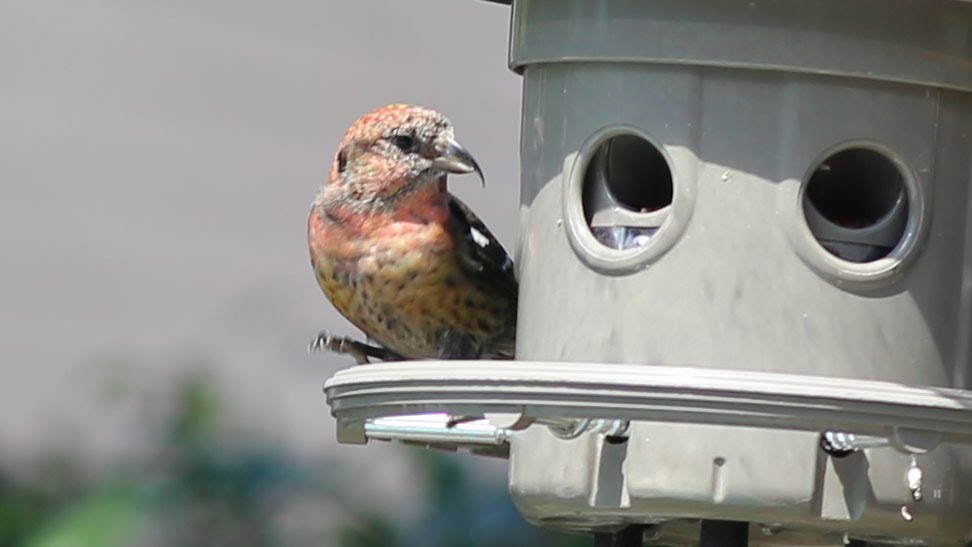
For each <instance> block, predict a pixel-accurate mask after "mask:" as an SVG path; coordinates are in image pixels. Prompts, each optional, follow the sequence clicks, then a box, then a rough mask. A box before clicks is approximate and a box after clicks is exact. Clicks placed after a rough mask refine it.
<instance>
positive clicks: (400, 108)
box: [307, 104, 518, 364]
mask: <svg viewBox="0 0 972 547" xmlns="http://www.w3.org/2000/svg"><path fill="white" fill-rule="evenodd" d="M469 173H475V174H476V175H478V176H479V179H480V181H482V184H483V186H484V187H485V184H486V181H485V177H484V175H483V172H482V169H480V167H479V164H478V163H477V162H476V160H475V159H474V158H473V156H472V154H470V153H469V151H468V150H467V149H466V148H464V147H463V146H462V145H461V144H460V143H459V142H458V141H457V140H456V138H455V130H454V128H453V126H452V123H451V122H450V121H449V120H448V119H447V118H446V117H445V116H443V115H442V114H441V113H439V112H437V111H435V110H432V109H429V108H425V107H421V106H415V105H407V104H390V105H387V106H383V107H380V108H377V109H375V110H372V111H371V112H368V113H367V114H365V115H363V116H362V117H361V118H359V119H358V120H357V121H355V122H354V123H353V124H352V125H351V126H350V127H349V128H348V129H347V131H346V132H345V133H344V136H343V138H342V140H341V143H340V145H339V147H338V150H337V153H336V154H335V155H334V160H333V162H332V164H331V167H330V172H329V174H328V178H327V181H326V182H325V184H324V185H323V186H322V188H321V190H320V192H319V193H318V195H317V197H316V198H315V199H314V201H313V204H312V206H311V211H310V216H309V217H308V221H307V239H308V247H309V250H310V259H311V266H312V267H313V270H314V273H315V275H316V278H317V283H318V285H320V288H321V290H322V291H323V292H324V294H325V296H326V297H327V299H328V300H329V301H330V302H331V304H332V305H333V306H334V308H335V309H337V311H338V312H340V313H341V315H343V316H344V317H345V318H346V319H348V320H349V321H350V322H351V323H352V324H354V325H355V326H356V327H357V328H358V329H360V330H361V331H363V332H364V333H365V335H366V336H367V340H368V341H367V342H362V341H360V340H356V339H354V338H352V337H344V336H335V335H333V334H332V333H330V332H329V331H326V330H324V331H321V332H320V334H319V335H318V336H317V338H316V339H315V340H314V341H313V342H312V344H311V347H312V349H317V350H325V349H326V350H330V351H334V352H337V353H345V354H350V355H352V356H354V358H355V359H356V361H357V362H358V363H361V364H363V363H368V362H370V361H369V358H377V359H380V360H383V361H388V360H407V359H511V358H513V355H514V351H515V337H516V312H517V297H518V284H517V279H516V275H515V273H514V265H513V261H512V260H511V259H510V256H509V254H508V253H507V252H506V250H505V249H504V248H503V246H502V245H501V244H500V242H499V241H498V240H497V239H496V237H495V236H494V235H493V234H492V233H491V232H490V231H489V229H488V228H487V227H486V226H485V224H483V222H482V221H481V220H480V219H479V218H478V217H477V216H476V214H475V213H473V211H472V209H470V208H469V207H468V206H467V205H466V204H465V203H463V202H462V201H460V200H459V198H457V197H456V196H454V195H452V194H451V193H450V192H449V190H448V187H447V182H446V179H447V177H448V175H450V174H456V175H462V174H469Z"/></svg>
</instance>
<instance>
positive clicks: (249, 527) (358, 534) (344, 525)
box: [0, 373, 591, 547]
mask: <svg viewBox="0 0 972 547" xmlns="http://www.w3.org/2000/svg"><path fill="white" fill-rule="evenodd" d="M171 393H172V395H171V401H169V406H170V408H169V411H168V412H165V413H160V414H159V415H158V416H157V417H156V418H155V419H156V420H157V421H159V422H160V423H158V424H155V425H152V426H148V427H147V430H148V431H154V432H155V433H154V434H153V435H152V446H151V447H150V449H149V450H147V451H146V452H144V453H141V452H140V453H139V454H140V455H139V456H137V457H136V456H128V457H127V458H125V459H123V460H122V461H120V462H112V463H111V464H105V465H104V467H105V468H104V469H96V470H91V469H81V468H79V466H80V465H81V464H78V463H76V462H75V461H74V460H72V458H70V457H68V456H67V455H66V454H63V453H61V454H49V455H47V456H46V457H44V458H42V459H40V460H38V462H37V463H36V464H35V465H34V468H32V469H26V470H24V469H18V470H17V473H16V474H14V473H12V472H10V471H7V472H5V473H0V545H2V546H27V547H89V546H90V547H115V546H131V545H138V546H143V545H144V546H155V545H159V546H161V545H167V546H168V545H173V546H188V547H195V546H222V545H227V546H228V545H233V546H237V547H261V546H271V545H273V546H278V545H284V546H291V545H292V546H303V545H320V546H331V545H333V546H337V547H373V546H383V547H419V546H422V547H476V546H486V545H507V546H510V547H513V546H516V545H529V546H531V547H574V546H578V547H579V546H581V545H583V546H587V545H590V544H591V541H590V539H589V538H584V537H579V536H566V535H557V534H552V533H549V532H545V531H541V530H539V529H536V528H534V527H532V526H530V525H529V524H527V523H526V522H525V521H523V519H522V517H520V516H519V514H518V513H517V512H516V510H515V509H514V508H513V506H512V504H511V502H510V500H509V497H508V494H507V493H506V490H505V488H504V487H503V486H501V485H494V484H483V483H484V482H485V481H482V480H477V478H476V477H475V475H474V474H471V473H469V472H468V469H469V467H470V466H471V465H474V464H475V458H474V457H472V456H468V455H462V454H459V455H456V454H442V453H437V452H432V451H427V450H421V449H415V448H406V447H402V448H401V450H402V451H403V454H406V455H407V456H409V457H410V461H411V462H412V463H413V465H414V467H415V475H416V476H418V477H422V478H424V481H425V484H424V487H423V488H422V489H421V491H422V492H423V495H424V497H425V499H422V500H416V503H417V504H419V505H420V506H421V507H423V508H424V509H423V510H422V511H420V512H419V514H418V516H417V517H415V518H413V519H411V520H403V519H402V517H401V515H393V514H382V513H380V512H378V511H377V510H376V509H375V508H373V507H368V506H367V505H366V504H365V503H364V502H362V501H361V500H359V499H357V498H356V497H355V496H354V495H353V492H354V488H353V487H354V484H355V480H356V477H354V476H344V475H338V473H337V472H336V471H335V470H336V469H338V468H339V466H336V465H332V464H333V462H319V463H317V464H315V465H308V464H301V463H298V462H297V461H296V460H295V459H294V458H292V457H291V456H290V455H288V454H286V453H284V452H283V451H281V450H280V449H275V448H273V446H272V444H271V443H270V442H267V441H265V440H263V441H261V440H260V439H256V438H253V437H252V435H251V436H246V437H245V438H242V439H240V438H233V437H232V436H231V435H227V434H226V432H225V431H221V430H220V427H219V425H218V424H219V423H220V420H219V417H220V415H221V413H222V412H224V411H225V409H224V408H223V407H222V406H221V405H220V402H219V398H218V396H217V394H216V391H215V390H214V387H213V385H212V382H211V381H210V380H209V379H208V377H207V376H205V375H204V374H200V373H188V374H185V375H183V376H182V377H180V378H179V379H178V380H177V385H176V386H175V388H174V389H173V390H172V391H171ZM293 515H298V517H296V518H293ZM300 515H303V517H300Z"/></svg>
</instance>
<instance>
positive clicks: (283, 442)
mask: <svg viewBox="0 0 972 547" xmlns="http://www.w3.org/2000/svg"><path fill="white" fill-rule="evenodd" d="M509 15H510V14H509V8H508V7H506V6H500V5H495V4H490V3H487V2H482V1H477V0H411V1H378V0H370V1H364V0H360V1H355V2H331V1H322V0H314V1H311V0H285V1H273V2H271V1H268V0H263V1H256V0H236V1H234V2H228V1H222V2H221V1H216V0H192V1H187V0H176V1H170V2H146V1H121V0H92V1H89V2H77V1H66V0H45V1H35V0H6V1H4V2H2V3H0V75H2V76H0V78H2V79H0V82H2V85H0V180H2V189H3V194H2V196H0V260H2V265H3V269H2V272H0V366H2V367H3V369H2V370H3V378H2V380H0V405H2V406H0V411H2V412H0V469H2V471H3V472H4V473H6V476H7V477H8V478H9V481H10V484H14V485H17V486H18V487H24V488H27V487H32V486H31V485H34V483H33V482H31V480H33V479H32V477H33V478H36V477H38V476H39V477H42V478H43V477H49V476H50V472H49V470H48V471H38V469H41V467H42V466H41V467H39V466H40V464H39V463H38V462H39V461H48V460H50V459H51V458H47V459H45V458H46V456H44V455H45V454H59V455H60V456H59V458H55V459H57V461H59V462H61V463H60V464H58V465H60V466H61V468H62V469H64V468H67V469H69V470H70V473H71V474H76V475H78V476H79V477H80V478H77V479H76V480H74V482H73V483H71V484H73V485H74V490H72V492H73V494H72V495H73V497H71V496H69V495H67V494H64V496H65V497H64V499H61V498H59V497H57V496H60V495H61V494H63V492H60V491H59V490H58V489H59V488H60V487H59V486H57V485H55V486H54V487H50V485H47V486H48V487H47V490H46V491H45V492H47V494H46V495H48V497H49V498H51V496H53V498H52V499H54V501H51V500H50V499H48V498H44V499H48V501H49V502H50V503H53V507H54V509H52V512H51V514H52V515H54V516H55V517H58V518H61V517H63V515H64V514H71V509H70V507H72V505H71V504H72V503H75V502H77V501H78V500H83V499H89V498H90V495H89V494H90V492H92V491H100V490H99V488H100V487H99V486H98V485H99V484H101V483H100V482H98V481H103V480H109V481H110V480H113V479H111V477H115V476H116V475H117V470H118V469H119V468H125V469H129V470H132V469H135V470H139V469H143V468H146V469H147V468H153V469H155V467H152V466H153V465H155V464H153V463H146V462H156V463H157V462H158V461H159V460H157V459H154V458H155V456H157V455H159V454H168V453H169V452H167V451H171V450H170V449H171V447H170V446H169V444H171V443H176V444H178V442H177V441H173V439H182V440H183V441H185V442H186V443H188V444H185V443H184V444H185V446H190V447H195V448H192V450H196V449H197V448H199V446H203V447H204V448H205V450H204V451H203V452H205V453H206V454H210V452H211V453H212V454H215V455H217V456H220V455H222V454H226V453H229V452H232V451H231V450H230V449H228V448H227V449H225V450H224V447H227V446H241V445H246V446H261V447H264V448H261V449H260V450H262V451H264V452H267V451H270V452H272V453H273V454H276V455H277V456H275V457H279V458H281V459H282V460H281V461H286V462H298V464H299V466H302V467H300V468H301V469H304V470H306V469H318V468H320V466H322V465H324V463H323V462H335V461H337V462H343V463H341V465H343V466H345V467H343V468H342V469H345V470H347V472H348V473H349V474H350V475H349V476H353V477H355V478H354V480H353V481H352V482H353V488H354V489H355V490H356V491H359V492H361V496H362V497H363V498H364V499H366V500H370V501H366V502H365V505H368V504H369V503H373V504H374V507H369V511H370V510H375V511H385V510H388V511H391V512H393V513H396V512H397V513H402V514H405V515H406V516H407V515H408V513H409V511H411V512H412V513H415V512H417V511H418V509H415V508H414V506H413V507H412V508H411V509H409V504H408V503H407V502H408V500H410V499H415V498H416V497H417V496H421V495H423V494H422V491H423V490H424V489H426V485H424V484H422V483H421V482H416V481H418V479H415V478H414V475H415V474H414V473H413V472H412V471H411V469H412V467H411V466H414V465H415V459H416V458H418V459H420V460H421V459H422V458H425V457H426V456H424V455H414V454H412V455H408V454H407V453H406V452H405V450H406V449H403V448H401V447H395V446H381V445H376V446H370V447H367V448H360V447H343V446H340V447H339V446H337V445H336V444H335V441H334V427H333V421H332V419H331V417H330V415H329V412H328V409H327V407H326V405H325V402H324V398H323V395H322V392H321V386H322V383H323V381H324V380H325V379H326V378H327V377H328V376H330V375H331V374H333V373H334V372H335V371H336V370H338V369H339V368H342V367H345V366H348V365H350V360H349V359H346V358H339V357H335V356H322V355H308V354H307V352H306V347H307V343H308V342H309V340H310V339H311V338H312V337H313V335H314V334H315V333H316V332H317V331H318V330H319V329H321V328H328V329H331V330H333V331H335V332H339V333H348V334H354V333H356V331H354V330H353V328H352V327H351V326H350V324H348V323H346V322H345V321H344V320H343V319H341V318H340V317H339V316H338V315H337V314H336V313H335V312H334V311H333V310H332V309H331V308H330V306H329V304H328V303H327V302H326V301H325V299H324V297H323V296H322V295H321V294H320V292H319V290H318V288H317V286H316V284H315V282H314V278H313V275H312V274H311V270H310V266H309V262H308V256H307V250H306V241H305V222H306V216H307V212H308V207H309V204H310V201H311V199H312V198H313V196H314V195H315V193H316V192H317V190H318V188H319V186H320V185H321V183H322V182H323V180H324V177H325V174H326V170H327V167H328V165H329V163H330V161H331V158H332V155H333V153H334V150H335V146H336V144H337V142H338V141H339V139H340V137H341V134H342V132H343V131H344V129H345V128H346V127H347V126H348V125H349V124H350V123H351V122H352V121H354V119H356V118H357V117H358V116H359V115H361V114H363V113H364V112H366V111H368V110H370V109H372V108H374V107H377V106H380V105H382V104H385V103H389V102H411V103H417V104H422V105H425V106H430V107H434V108H436V109H439V110H440V111H442V112H443V113H445V114H446V115H447V116H449V117H450V118H451V119H452V121H453V122H454V124H455V126H456V128H457V136H458V137H459V139H460V140H461V141H462V142H463V143H464V144H465V145H466V146H467V147H468V148H470V149H471V150H472V151H473V152H474V154H475V155H476V157H477V159H478V160H479V163H480V164H481V165H482V166H483V168H484V170H485V171H486V176H487V180H488V187H487V189H486V190H482V189H481V188H479V186H478V184H477V183H476V180H475V178H471V177H466V178H459V179H454V180H453V182H452V188H453V190H454V191H455V192H456V193H458V194H459V195H460V196H462V197H463V198H464V199H465V200H466V201H467V202H468V203H470V204H471V205H472V206H473V207H474V208H475V209H476V210H477V211H478V212H479V213H480V214H481V216H482V217H483V218H484V220H485V221H486V222H487V224H488V225H489V226H490V227H491V228H493V230H494V232H495V233H496V235H497V236H498V237H499V238H500V240H501V241H502V242H503V243H504V245H506V247H507V248H508V250H510V252H512V251H513V249H512V245H513V243H514V238H515V232H516V222H515V219H516V203H517V198H518V189H517V188H518V182H517V181H518V176H517V163H518V162H517V150H518V146H517V139H518V122H519V85H520V84H519V79H518V77H516V76H515V75H514V74H512V73H510V72H509V71H508V70H507V68H506V46H507V39H508V26H509ZM193 401H196V402H195V403H194V402H193ZM199 401H204V402H205V401H209V402H208V403H205V404H202V403H200V404H201V405H202V406H199V405H197V403H199ZM213 401H218V403H215V402H213ZM180 405H182V406H180ZM194 405H196V406H194ZM207 405H209V406H207ZM210 406H212V407H218V408H219V412H211V413H206V412H203V413H200V412H199V408H210ZM194 409H195V410H194ZM210 415H212V416H217V417H216V418H212V419H210V418H205V419H203V418H200V416H203V417H206V416H210ZM180 416H181V418H180ZM183 419H184V420H183ZM180 420H183V421H180ZM186 420H188V421H186ZM193 420H195V421H193ZM183 422H185V423H183ZM187 423H188V424H190V425H186V424H187ZM180 424H182V425H180ZM192 424H195V425H192ZM200 424H202V425H200ZM194 427H195V428H197V429H198V428H201V429H199V430H200V431H204V433H205V434H204V435H203V436H204V437H205V438H206V439H210V438H212V439H217V440H207V441H205V442H203V441H199V440H198V439H197V438H196V437H194V436H193V435H196V433H193V432H195V431H197V429H193V428H194ZM180 428H181V429H180ZM179 432H181V433H179ZM187 432H189V433H187ZM179 435H182V436H181V437H180V436H179ZM186 439H188V441H187V440H186ZM227 439H230V440H227ZM193 443H195V444H193ZM200 443H202V444H200ZM207 443H208V444H207ZM197 445H198V446H197ZM179 446H182V445H179ZM207 451H208V452H207ZM193 454H195V452H193ZM212 454H210V455H212ZM207 457H209V456H207ZM214 457H215V456H214ZM220 457H222V456H220ZM187 458H188V456H187ZM453 458H455V457H453ZM176 459H177V460H179V461H182V459H179V458H176ZM183 459H186V458H183ZM189 459H191V458H189ZM460 459H463V460H471V459H472V458H471V457H468V456H466V457H464V458H463V457H460ZM165 461H171V458H170V459H169V460H165ZM448 461H449V462H450V463H449V464H448V465H453V463H455V462H454V460H448ZM298 464H295V465H298ZM327 465H330V464H327ZM460 465H465V464H460ZM146 466H147V467H146ZM156 467H157V466H156ZM163 467H164V466H163ZM167 469H168V468H167ZM477 469H486V471H485V472H484V473H485V475H484V476H486V477H487V480H488V482H489V484H491V485H492V484H494V483H498V484H497V487H498V488H499V489H500V490H501V489H502V487H503V485H502V480H503V475H502V472H503V466H502V464H501V463H499V462H488V463H483V464H482V465H478V466H477ZM31 470H33V471H31ZM170 471H171V469H170ZM168 472H169V471H167V473H168ZM463 472H465V471H463ZM31 473H33V475H32V474H31ZM356 473H357V474H356ZM170 474H171V473H170ZM162 475H165V473H162ZM71 476H74V475H71ZM132 476H135V477H140V476H142V473H141V472H133V473H132ZM165 476H168V475H165ZM105 477H108V479H105ZM135 480H139V479H135ZM193 480H195V479H193ZM477 480H478V479H477ZM116 482H117V481H116ZM190 482H191V481H190ZM121 483H124V484H128V482H127V481H121ZM41 484H42V486H43V484H46V483H41ZM42 490H43V489H42ZM136 490H138V489H136ZM203 490H205V489H203ZM138 491H139V492H141V490H138ZM0 492H2V489H0ZM17 492H20V491H19V490H18V491H17ZM52 492H54V493H53V494H52ZM21 494H22V493H21ZM21 494H17V496H18V497H10V496H8V498H9V499H8V502H9V503H8V505H9V507H15V508H16V507H19V505H17V504H18V503H20V501H19V500H22V499H23V496H22V495H21ZM139 495H141V494H139ZM86 496H87V497H86ZM257 497H259V496H257ZM322 497H323V498H327V496H322ZM10 499H13V500H14V501H12V502H10V501H9V500H10ZM138 499H142V498H138ZM152 499H154V498H152ZM10 504H13V505H10ZM75 505H76V504H75ZM3 507H4V506H3V503H2V499H0V512H2V510H3ZM9 507H8V508H9ZM151 507H154V506H151ZM151 507H150V508H151ZM65 508H67V509H65ZM152 510H153V511H154V509H152ZM146 511H147V512H146V514H149V515H152V514H154V513H152V512H151V511H148V510H146ZM308 513H309V514H310V515H315V514H320V513H322V512H320V511H316V510H315V511H309V512H308ZM323 513H327V511H323ZM0 517H2V514H0ZM140 518H141V519H142V520H143V521H144V519H145V518H149V519H150V520H151V519H152V518H154V517H151V516H150V517H145V515H142V516H141V517H140ZM281 518H285V517H281ZM395 518H398V517H395ZM403 518H404V517H403ZM0 520H2V518H0ZM38 526H39V528H36V529H31V530H27V532H24V534H26V535H24V534H21V535H20V536H16V537H15V536H10V537H14V538H15V539H16V540H17V541H21V542H23V541H28V540H25V539H23V538H28V537H34V538H35V539H31V540H29V541H28V542H32V543H31V544H43V542H40V543H38V541H40V540H36V534H35V532H36V530H42V529H43V523H41V524H39V525H38ZM142 528H143V529H144V528H145V527H144V526H143V527H142ZM149 528H151V527H149ZM0 532H2V530H0ZM30 534H35V535H34V536H31V535H30ZM125 537H129V539H126V540H124V541H122V542H121V543H120V544H130V543H132V542H136V543H150V540H149V539H146V538H150V537H151V534H149V535H144V534H143V535H137V534H136V536H125ZM131 537H137V538H141V539H138V540H137V541H136V540H132V539H130V538H131ZM17 538H19V539H17ZM288 541H289V540H288ZM330 541H331V540H321V541H314V542H312V543H314V544H328V543H329V542H330ZM335 541H336V540H335ZM286 542H287V541H284V543H286ZM0 543H4V541H3V536H2V535H0ZM177 543H180V544H190V543H192V541H189V540H185V541H177ZM203 543H208V544H219V541H216V540H213V539H212V538H210V540H207V541H203ZM244 543H245V542H244ZM75 544H84V543H83V542H81V543H75ZM362 544H369V543H368V542H367V541H366V542H365V543H362Z"/></svg>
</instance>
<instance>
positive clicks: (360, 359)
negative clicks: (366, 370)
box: [307, 330, 371, 365]
mask: <svg viewBox="0 0 972 547" xmlns="http://www.w3.org/2000/svg"><path fill="white" fill-rule="evenodd" d="M360 345H364V344H362V343H361V342H358V341H357V340H354V339H352V338H350V337H347V336H334V335H333V334H331V332H330V331H327V330H322V331H321V332H319V333H317V338H314V340H313V341H312V342H311V343H310V346H309V347H308V348H307V350H308V351H309V352H311V353H317V352H321V351H330V352H333V353H339V354H341V355H350V356H351V357H354V360H355V362H356V364H359V365H366V364H369V363H370V362H371V361H369V360H368V355H367V354H366V353H365V352H364V351H363V350H362V349H361V348H360V347H359V346H360Z"/></svg>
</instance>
